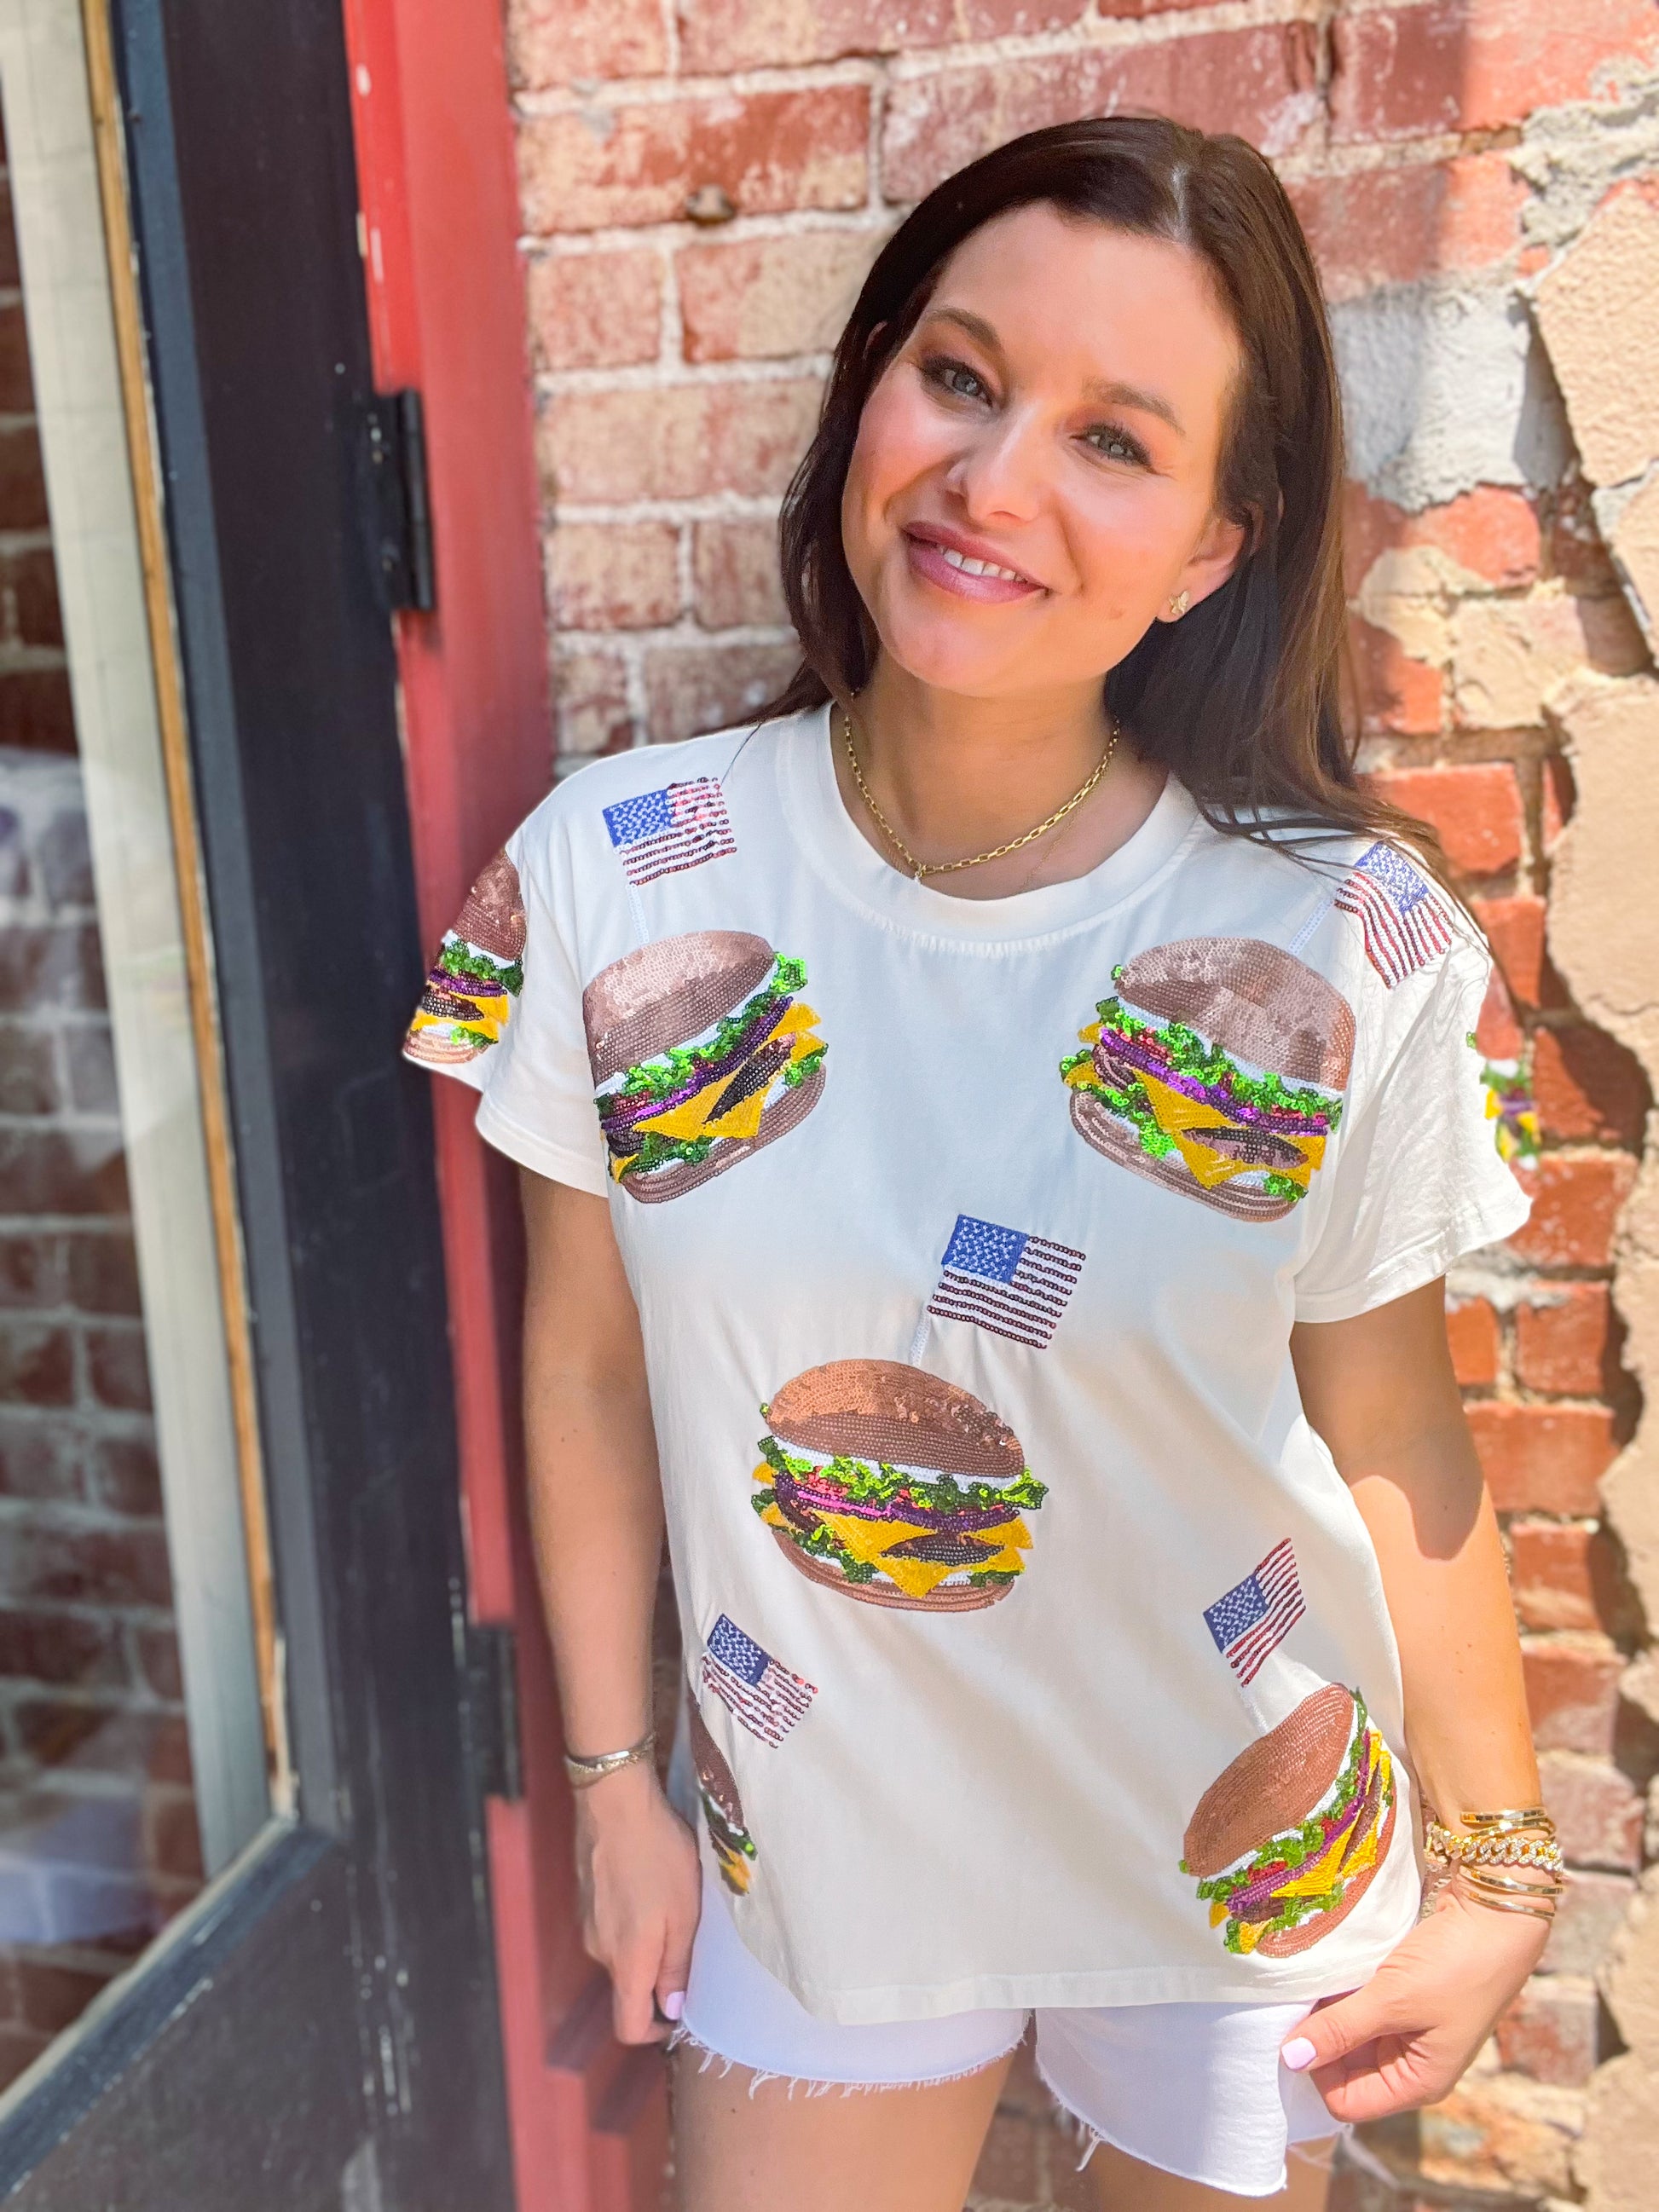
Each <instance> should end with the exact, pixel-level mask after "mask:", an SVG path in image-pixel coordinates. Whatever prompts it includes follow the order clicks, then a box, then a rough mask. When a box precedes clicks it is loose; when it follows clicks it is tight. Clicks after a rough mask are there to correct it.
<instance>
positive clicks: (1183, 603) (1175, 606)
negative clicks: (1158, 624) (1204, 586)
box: [1170, 592, 1193, 622]
mask: <svg viewBox="0 0 1659 2212" xmlns="http://www.w3.org/2000/svg"><path fill="white" fill-rule="evenodd" d="M1192 603H1193V595H1192V593H1191V592H1176V595H1175V597H1174V599H1171V600H1170V621H1171V622H1179V621H1180V620H1181V617H1182V615H1184V614H1185V613H1186V611H1187V610H1188V607H1189V606H1191V605H1192Z"/></svg>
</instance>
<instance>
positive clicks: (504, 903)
mask: <svg viewBox="0 0 1659 2212" xmlns="http://www.w3.org/2000/svg"><path fill="white" fill-rule="evenodd" d="M526 927H527V925H526V921H525V910H524V893H523V891H522V890H521V889H520V884H519V872H518V870H517V869H516V868H515V867H514V866H513V863H512V861H511V860H508V859H507V854H506V853H505V851H502V852H500V853H497V854H496V855H495V859H494V860H491V861H490V862H489V865H488V866H486V868H485V869H484V871H483V874H482V875H481V876H480V877H479V878H478V880H477V883H475V884H473V886H472V888H471V890H470V891H469V892H468V893H467V895H466V900H465V904H464V905H463V906H462V908H461V911H460V917H459V920H458V921H457V922H456V924H455V930H456V933H457V935H458V936H460V937H464V938H465V939H466V941H467V943H468V944H469V945H477V946H478V948H479V949H480V951H484V952H488V953H490V954H492V955H493V956H494V957H495V959H497V960H507V961H513V960H517V959H518V958H519V957H520V956H521V954H522V953H523V951H524V946H525V937H526Z"/></svg>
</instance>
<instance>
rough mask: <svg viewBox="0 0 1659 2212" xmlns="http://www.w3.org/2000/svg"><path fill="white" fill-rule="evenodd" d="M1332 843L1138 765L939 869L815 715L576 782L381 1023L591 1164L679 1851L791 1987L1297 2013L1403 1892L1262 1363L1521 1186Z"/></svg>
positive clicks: (1479, 1239)
mask: <svg viewBox="0 0 1659 2212" xmlns="http://www.w3.org/2000/svg"><path fill="white" fill-rule="evenodd" d="M1326 851H1327V854H1328V858H1327V863H1326V865H1325V866H1322V867H1321V868H1313V867H1310V866H1308V865H1306V864H1305V863H1304V862H1303V861H1299V860H1295V859H1293V858H1291V857H1290V856H1289V855H1288V854H1286V853H1285V852H1284V851H1282V850H1277V849H1273V848H1270V847H1267V846H1264V845H1262V844H1260V843H1256V842H1246V841H1244V840H1242V839H1239V838H1236V837H1228V836H1222V835H1220V834H1218V832H1216V831H1215V830H1213V829H1211V828H1210V827H1209V826H1208V825H1207V824H1206V822H1205V821H1204V820H1203V818H1202V817H1201V816H1200V813H1199V811H1198V810H1197V809H1196V807H1195V806H1194V803H1193V801H1192V799H1190V797H1189V796H1188V793H1186V792H1185V791H1184V790H1183V789H1182V787H1180V786H1179V785H1178V784H1177V783H1176V782H1175V781H1170V783H1169V784H1168V785H1167V786H1166V787H1165V789H1164V793H1163V796H1162V797H1161V798H1160V799H1159V800H1158V804H1157V805H1156V806H1155V807H1154V808H1153V810H1152V813H1151V815H1150V816H1149V817H1148V818H1147V820H1146V823H1144V824H1143V826H1142V827H1141V828H1140V829H1139V830H1138V831H1137V832H1136V834H1135V835H1134V836H1133V837H1132V838H1131V839H1130V840H1129V841H1128V842H1127V844H1126V845H1124V846H1123V847H1122V848H1121V849H1120V850H1118V851H1117V852H1115V853H1114V854H1111V856H1110V857H1109V859H1108V860H1104V861H1103V863H1102V864H1101V865H1100V866H1098V867H1097V868H1096V869H1094V870H1093V871H1092V872H1091V873H1090V874H1089V875H1087V876H1085V877H1083V878H1079V879H1078V880H1077V881H1074V882H1071V883H1062V884H1053V885H1049V886H1047V887H1045V888H1043V889H1041V890H1032V891H1028V892H1024V893H1021V894H1019V895H1018V896H1012V897H1008V898H1002V899H994V900H986V901H973V900H966V899H958V898H953V897H951V896H947V895H946V894H945V893H942V892H939V891H938V890H932V889H929V888H927V886H925V885H924V884H918V883H915V882H914V881H912V880H911V879H909V878H907V877H905V876H902V875H900V874H898V873H897V872H895V871H894V870H893V869H892V868H890V866H887V864H886V863H885V862H884V860H882V859H881V858H880V856H879V855H878V854H877V853H875V852H874V851H873V850H872V848H871V847H870V845H869V844H868V843H866V841H865V839H864V838H863V837H862V836H860V833H859V831H858V829H857V828H856V827H855V825H854V823H852V821H851V820H849V818H848V815H847V812H846V811H845V808H844V807H843V805H842V800H841V798H840V795H839V793H838V791H837V788H836V780H835V775H834V769H833V763H832V758H831V754H830V750H829V726H828V717H827V715H826V714H824V713H823V712H822V711H820V712H817V713H814V714H805V715H803V716H800V717H799V718H798V719H796V720H793V721H788V722H783V723H777V724H772V725H768V726H763V727H761V728H760V729H758V730H756V731H732V732H722V733H720V734H719V735H716V736H714V737H708V738H697V739H695V740H694V741H692V742H691V743H690V744H680V745H672V746H665V747H658V748H653V749H652V750H647V751H641V752H633V753H628V754H624V755H622V756H619V757H613V758H610V759H606V760H603V761H599V762H597V763H594V764H593V765H592V766H591V767H589V768H587V769H584V770H582V771H581V772H580V774H579V775H574V776H573V777H572V778H570V779H569V781H567V782H565V783H563V784H562V785H561V786H560V787H558V789H557V790H556V791H555V792H554V793H552V795H551V796H550V798H548V799H546V800H545V801H544V803H543V805H540V806H539V807H538V809H537V810H536V811H535V812H534V813H533V814H532V816H531V817H530V818H529V820H528V821H527V822H526V823H524V824H523V826H522V827H521V828H520V829H519V830H518V831H516V832H515V834H514V835H513V837H512V839H511V840H510V841H509V842H508V845H507V848H506V854H505V856H504V857H501V856H498V858H497V860H495V862H493V863H492V864H491V866H490V867H489V869H487V870H486V872H485V874H484V876H483V878H480V882H479V884H478V885H477V887H476V888H475V890H474V893H473V895H472V896H471V898H470V899H469V901H468V904H467V907H466V908H465V911H464V913H463V915H462V917H461V919H460V921H459V923H458V925H457V928H456V930H455V931H453V932H452V933H450V936H449V937H448V938H447V939H446V942H445V948H444V951H442V952H441V955H440V957H439V964H438V966H437V967H436V968H435V970H434V973H433V977H432V979H431V980H430V981H429V983H428V990H427V993H426V994H425V996H424V997H423V999H422V1012H420V1013H419V1014H417V1016H416V1026H415V1028H414V1029H413V1030H411V1032H410V1046H409V1049H410V1054H411V1056H413V1057H414V1058H416V1060H422V1061H424V1062H426V1063H427V1064H429V1065H434V1066H441V1067H443V1068H445V1070H446V1071H447V1073H453V1074H456V1075H459V1077H460V1078H461V1079H463V1080H464V1081H465V1082H468V1083H471V1085H474V1086H475V1087H476V1088H477V1090H478V1091H481V1092H482V1093H483V1098H482V1103H480V1106H479V1109H478V1123H477V1125H478V1128H479V1130H480V1132H481V1133H482V1134H483V1136H484V1137H486V1138H487V1139H489V1142H490V1143H491V1144H493V1145H495V1146H499V1147H500V1148H501V1150H502V1151H503V1152H507V1154H509V1155H510V1156H511V1157H512V1158H513V1159H515V1160H518V1161H520V1162H521V1163H522V1164H524V1165H525V1166H526V1167H528V1168H531V1169H533V1170H536V1171H537V1172H538V1174H541V1175H544V1176H550V1177H552V1178H554V1179H555V1180H556V1181H558V1182H565V1183H569V1184H573V1185H574V1186H575V1187H576V1188H579V1189H581V1190H585V1191H591V1192H592V1193H594V1194H608V1196H609V1199H610V1204H611V1218H612V1222H613V1224H614V1225H615V1229H616V1233H617V1240H618V1243H619V1245H620V1248H621V1251H622V1255H623V1262H624V1265H625V1267H626V1268H627V1272H628V1278H629V1283H630V1284H631V1285H632V1288H633V1291H634V1295H635V1299H636V1300H637V1302H638V1305H639V1310H640V1316H641V1324H642V1327H643V1332H644V1342H645V1353H646V1361H647V1371H648V1375H649V1382H650V1390H651V1403H652V1411H653V1418H654V1421H655V1425H656V1431H657V1438H658V1443H659V1454H660V1463H661V1470H662V1481H663V1488H664V1492H665V1498H666V1504H667V1516H668V1530H669V1542H670V1547H671V1555H672V1561H673V1570H674V1578H675V1586H676V1589H677V1590H678V1600H679V1608H680V1617H681V1625H682V1627H683V1630H684V1650H685V1663H686V1673H687V1692H688V1698H689V1700H690V1705H691V1711H692V1717H691V1739H692V1749H693V1752H694V1753H695V1756H696V1764H697V1770H698V1776H699V1782H700V1795H701V1799H702V1813H703V1820H702V1823H701V1824H700V1826H701V1833H702V1841H703V1849H704V1850H705V1852H706V1853H707V1855H708V1864H709V1865H710V1866H711V1867H712V1868H713V1869H715V1870H717V1871H718V1872H719V1873H720V1875H721V1878H722V1880H723V1881H724V1883H725V1885H726V1894H727V1897H728V1902H729V1904H730V1905H731V1908H732V1913H733V1917H734V1920H735V1923H736V1925H737V1927H738V1930H739V1932H740V1934H741V1936H742V1938H743V1940H744V1942H745V1944H746V1945H747V1946H748V1948H750V1951H751V1952H752V1953H753V1954H754V1955H755V1956H756V1957H757V1959H758V1960H760V1961H761V1962H762V1964H763V1966H766V1967H768V1968H769V1970H770V1971H771V1972H772V1973H773V1974H775V1976H777V1977H778V1978H779V1979H781V1981H782V1982H784V1983H785V1984H787V1986H788V1987H789V1988H790V1989H791V1990H793V1991H794V1993H795V1995H796V1996H798V1997H799V1999H800V2001H801V2002H802V2003H803V2004H805V2006H806V2007H807V2008H808V2009H809V2010H811V2011H812V2012H814V2013H816V2014H818V2015H822V2016H824V2017H827V2018H829V2019H833V2020H838V2021H853V2022H856V2021H888V2020H906V2019H916V2018H924V2017H928V2016H931V2015H937V2014H942V2013H949V2012H955V2011H963V2010H969V2009H973V2008H982V2007H991V2006H1017V2005H1026V2006H1096V2005H1107V2004H1118V2003H1139V2002H1167V2001H1170V2000H1182V1999H1195V2000H1207V2001H1218V2000H1235V1999H1244V2000H1248V1999H1251V1998H1261V1999H1263V2000H1268V1999H1271V2000H1274V2001H1284V2000H1287V1999H1291V1998H1296V1997H1310V1998H1311V1997H1316V1996H1323V1995H1327V1994H1328V1993H1330V1992H1332V1991H1334V1990H1342V1989H1346V1988H1348V1987H1351V1986H1352V1985H1353V1984H1355V1983H1356V1982H1358V1981H1359V1980H1361V1979H1363V1978H1364V1977H1365V1975H1367V1974H1368V1973H1369V1972H1370V1971H1371V1970H1372V1969H1373V1968H1374V1967H1375V1966H1376V1965H1377V1963H1378V1962H1379V1961H1380V1960H1381V1959H1382V1958H1383V1955H1384V1954H1386V1953H1387V1952H1388V1951H1389V1949H1390V1948H1392V1947H1393V1946H1394V1945H1395V1943H1396V1942H1399V1940H1400V1939H1401V1937H1402V1936H1404V1935H1405V1933H1406V1932H1407V1930H1408V1929H1409V1928H1410V1927H1411V1925H1412V1923H1413V1919H1414V1917H1415V1916H1416V1913H1417V1910H1418V1899H1419V1882H1418V1874H1417V1867H1416V1860H1415V1854H1414V1850H1413V1819H1412V1812H1411V1806H1410V1802H1409V1784H1408V1780H1407V1775H1406V1772H1405V1770H1404V1768H1403V1766H1402V1765H1401V1764H1399V1762H1398V1753H1399V1752H1400V1750H1401V1745H1402V1741H1403V1727H1402V1713H1401V1680H1400V1668H1399V1662H1398V1656H1397V1653H1396V1650H1395V1640H1394V1637H1393V1634H1392V1632H1391V1630H1390V1627H1389V1618H1388V1613H1387V1611H1386V1609H1385V1606H1384V1602H1383V1589H1382V1584H1381V1580H1380V1577H1379V1573H1378V1569H1377V1564H1376V1556H1375V1553H1374V1552H1373V1550H1372V1547H1371V1545H1370V1540H1369V1538H1368V1536H1367V1534H1366V1531H1365V1528H1364V1523H1363V1522H1362V1521H1361V1519H1360V1516H1359V1514H1358V1510H1357V1509H1356V1507H1355V1505H1354V1503H1353V1499H1352V1496H1351V1495H1350V1493H1349V1491H1348V1489H1347V1487H1346V1485H1345V1484H1344V1482H1343V1481H1342V1479H1341V1477H1340V1475H1339V1474H1338V1473H1337V1471H1336V1468H1335V1467H1334V1463H1333V1462H1332V1460H1331V1457H1330V1455H1329V1453H1328V1451H1327V1449H1325V1447H1324V1445H1323V1443H1322V1442H1321V1441H1320V1439H1319V1438H1318V1437H1316V1436H1315V1434H1314V1433H1313V1431H1311V1430H1310V1428H1309V1426H1308V1425H1307V1422H1306V1420H1305V1419H1304V1417H1303V1414H1302V1411H1301V1407H1300V1403H1299V1401H1298V1398H1297V1388H1296V1383H1295V1378H1294V1376H1293V1373H1292V1370H1291V1362H1290V1358H1289V1351H1288V1340H1289V1334H1290V1330H1291V1324H1292V1322H1296V1321H1298V1320H1302V1321H1314V1322H1328V1321H1337V1320H1341V1319H1344V1318H1346V1317H1347V1316H1352V1315H1355V1314H1358V1313H1363V1312H1364V1311H1365V1310H1367V1309H1369V1308H1370V1307H1373V1306H1376V1305H1378V1304H1382V1303H1383V1302H1384V1301H1385V1300H1388V1299H1390V1298H1395V1297H1400V1296H1401V1295H1402V1294H1403V1293H1404V1292H1406V1291H1410V1290H1412V1289H1413V1288H1415V1287H1417V1286H1418V1285H1421V1284H1423V1283H1425V1282H1428V1281H1430V1280H1431V1279H1433V1278H1434V1277H1435V1276H1437V1275H1439V1274H1442V1273H1444V1271H1445V1270H1446V1268H1447V1267H1449V1265H1450V1264H1451V1263H1452V1262H1453V1261H1455V1260H1456V1259H1457V1258H1458V1257H1459V1256H1460V1255H1462V1254H1464V1253H1466V1252H1468V1251H1469V1250H1471V1249H1474V1248H1475V1247H1478V1246H1480V1245H1483V1244H1486V1243H1491V1242H1492V1241H1493V1240H1495V1239H1497V1238H1498V1237H1504V1236H1506V1235H1508V1234H1509V1233H1510V1231H1513V1230H1515V1229H1516V1228H1517V1227H1518V1226H1519V1225H1520V1224H1521V1223H1522V1221H1523V1220H1524V1219H1525V1218H1526V1213H1527V1204H1526V1200H1524V1198H1523V1197H1522V1194H1521V1192H1520V1189H1519V1188H1518V1187H1517V1185H1516V1181H1515V1179H1514V1177H1513V1176H1511V1174H1510V1171H1509V1170H1508V1169H1507V1168H1506V1167H1505V1166H1504V1164H1502V1163H1501V1162H1500V1160H1499V1159H1498V1155H1497V1152H1496V1150H1495V1147H1494V1145H1493V1140H1492V1125H1491V1123H1490V1121H1488V1120H1487V1118H1486V1092H1485V1090H1484V1088H1483V1085H1482V1083H1481V1080H1480V1066H1481V1063H1480V1058H1479V1056H1478V1054H1476V1053H1475V1052H1474V1049H1473V1048H1472V1046H1473V1039H1472V1036H1471V1035H1470V1033H1471V1032H1472V1031H1473V1030H1474V1025H1475V1020H1476V1017H1477V1013H1478V1010H1479V1008H1480V1000H1481V997H1482V994H1483V992H1484V989H1485V987H1486V976H1487V969H1488V963H1487V959H1486V955H1485V953H1484V951H1482V950H1481V949H1480V946H1479V945H1478V944H1477V943H1476V942H1474V940H1473V939H1472V937H1471V936H1470V934H1469V932H1468V924H1467V923H1466V922H1464V921H1462V918H1461V917H1460V916H1459V915H1457V914H1456V912H1455V908H1453V907H1452V906H1451V904H1450V902H1449V901H1447V900H1446V899H1445V898H1444V896H1443V895H1442V894H1441V893H1440V892H1439V891H1438V890H1436V889H1435V888H1434V886H1433V885H1432V884H1431V883H1430V882H1429V881H1428V880H1427V878H1425V877H1424V876H1423V875H1422V874H1420V873H1419V871H1418V870H1417V869H1416V868H1415V867H1414V866H1413V865H1412V864H1411V862H1410V861H1409V860H1407V859H1406V858H1404V857H1402V856H1401V855H1400V854H1397V853H1396V852H1395V851H1393V850H1392V849H1390V848H1388V847H1386V846H1380V845H1376V844H1374V843H1372V842H1371V841H1370V840H1366V839H1358V840H1354V839H1348V840H1345V841H1340V842H1336V843H1334V844H1333V845H1331V846H1329V847H1328V848H1326ZM596 1099H597V1105H598V1109H599V1110H597V1111H596Z"/></svg>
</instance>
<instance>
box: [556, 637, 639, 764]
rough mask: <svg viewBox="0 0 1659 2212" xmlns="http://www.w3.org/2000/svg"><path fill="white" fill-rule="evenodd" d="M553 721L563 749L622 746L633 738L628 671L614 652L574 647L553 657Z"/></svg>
mask: <svg viewBox="0 0 1659 2212" xmlns="http://www.w3.org/2000/svg"><path fill="white" fill-rule="evenodd" d="M553 722H554V728H555V731H556V734H557V739H558V749H559V750H560V752H561V753H565V754H576V755H586V754H592V753H614V752H624V751H626V750H627V749H628V747H629V745H631V744H633V743H634V737H635V731H634V710H633V708H631V707H630V706H629V702H628V671H627V669H626V668H625V667H624V666H623V663H622V661H621V660H620V659H618V658H617V655H616V654H615V653H580V652H578V653H572V652H570V651H568V649H567V648H566V647H563V646H561V647H560V648H559V650H558V652H557V653H556V654H555V655H554V659H553Z"/></svg>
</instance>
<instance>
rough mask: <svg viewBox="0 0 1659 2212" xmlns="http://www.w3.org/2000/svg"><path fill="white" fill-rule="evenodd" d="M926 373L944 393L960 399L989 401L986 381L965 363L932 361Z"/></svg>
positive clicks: (928, 364)
mask: <svg viewBox="0 0 1659 2212" xmlns="http://www.w3.org/2000/svg"><path fill="white" fill-rule="evenodd" d="M926 373H927V377H928V379H929V380H930V382H932V383H934V384H937V385H938V386H939V389H940V390H941V391H943V392H951V393H953V394H954V396H955V397H956V398H958V399H987V398H989V397H990V394H989V392H987V390H986V388H985V381H984V379H983V378H982V377H978V376H975V374H974V372H973V370H972V369H971V368H969V367H968V365H967V363H966V362H960V361H944V360H940V361H930V362H928V363H927V371H926Z"/></svg>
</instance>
